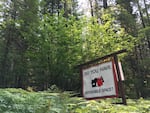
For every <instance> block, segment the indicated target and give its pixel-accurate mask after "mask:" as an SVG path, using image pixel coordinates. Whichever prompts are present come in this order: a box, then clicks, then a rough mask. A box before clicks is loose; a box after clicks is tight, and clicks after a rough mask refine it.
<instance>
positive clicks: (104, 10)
mask: <svg viewBox="0 0 150 113" xmlns="http://www.w3.org/2000/svg"><path fill="white" fill-rule="evenodd" d="M80 2H81V1H80ZM85 2H86V3H87V6H83V4H79V0H0V78H1V79H0V88H22V89H25V90H29V89H30V90H33V91H45V90H48V89H52V88H53V86H55V88H56V87H57V88H58V89H60V90H61V91H74V92H76V93H77V94H78V95H80V92H81V89H82V85H81V84H82V83H81V76H80V72H79V69H77V68H75V67H76V66H77V65H80V64H82V63H85V62H87V61H90V60H93V59H96V58H99V57H102V56H105V55H107V54H110V53H113V52H116V51H119V50H122V49H126V50H127V52H126V53H124V54H122V55H119V61H121V63H122V68H123V72H124V76H125V81H124V82H123V84H124V87H125V94H126V96H127V97H128V98H141V97H142V98H148V97H150V93H149V92H150V1H149V0H85ZM39 101H40V100H39ZM64 113H65V112H64ZM79 113H80V112H79Z"/></svg>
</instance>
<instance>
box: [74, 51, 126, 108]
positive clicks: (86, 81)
mask: <svg viewBox="0 0 150 113" xmlns="http://www.w3.org/2000/svg"><path fill="white" fill-rule="evenodd" d="M124 52H126V50H125V49H124V50H120V51H117V52H114V53H112V54H109V55H106V56H103V57H101V58H98V59H95V60H92V61H89V62H86V63H84V64H81V65H78V66H77V67H80V73H81V75H82V94H83V97H84V98H86V99H97V98H112V97H118V91H120V94H121V98H122V103H123V104H124V105H127V102H126V98H125V93H124V87H123V83H122V80H121V72H120V69H119V64H118V57H117V55H118V54H121V53H124ZM108 58H109V59H111V60H109V61H107V62H104V63H101V64H100V63H99V64H98V63H97V62H99V61H102V60H105V59H108ZM96 63H97V64H96ZM117 78H118V82H117ZM118 85H119V86H118ZM118 89H119V90H118Z"/></svg>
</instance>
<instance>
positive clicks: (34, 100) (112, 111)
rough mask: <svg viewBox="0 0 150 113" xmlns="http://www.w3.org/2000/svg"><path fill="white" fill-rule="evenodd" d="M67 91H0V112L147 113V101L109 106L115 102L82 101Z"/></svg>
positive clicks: (148, 105)
mask: <svg viewBox="0 0 150 113" xmlns="http://www.w3.org/2000/svg"><path fill="white" fill-rule="evenodd" d="M71 94H72V93H70V92H63V93H49V92H46V91H44V92H28V91H25V90H22V89H0V113H149V112H150V100H149V99H147V100H145V99H142V98H141V99H139V100H133V99H128V100H127V103H128V105H127V106H125V105H120V104H112V103H115V102H117V101H119V100H118V99H115V98H114V99H101V100H90V101H87V100H84V99H83V98H79V97H71Z"/></svg>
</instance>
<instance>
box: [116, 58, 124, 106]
mask: <svg viewBox="0 0 150 113" xmlns="http://www.w3.org/2000/svg"><path fill="white" fill-rule="evenodd" d="M114 61H115V65H116V70H117V74H118V80H119V90H120V93H121V98H122V102H123V104H124V105H127V102H126V97H125V92H124V87H123V83H122V80H121V74H120V69H119V64H118V57H117V55H114Z"/></svg>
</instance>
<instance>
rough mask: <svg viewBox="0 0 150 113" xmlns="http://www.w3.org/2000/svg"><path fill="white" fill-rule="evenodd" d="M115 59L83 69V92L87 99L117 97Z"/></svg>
mask: <svg viewBox="0 0 150 113" xmlns="http://www.w3.org/2000/svg"><path fill="white" fill-rule="evenodd" d="M114 69H115V68H114V63H113V61H109V62H105V63H103V64H97V65H94V66H92V67H89V68H85V69H82V80H83V81H82V91H83V92H82V93H83V97H84V98H86V99H93V98H106V97H117V96H118V87H117V78H116V73H115V70H114Z"/></svg>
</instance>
